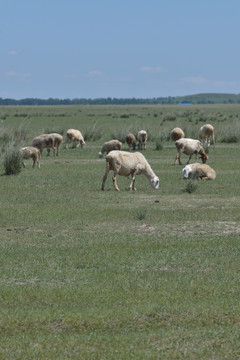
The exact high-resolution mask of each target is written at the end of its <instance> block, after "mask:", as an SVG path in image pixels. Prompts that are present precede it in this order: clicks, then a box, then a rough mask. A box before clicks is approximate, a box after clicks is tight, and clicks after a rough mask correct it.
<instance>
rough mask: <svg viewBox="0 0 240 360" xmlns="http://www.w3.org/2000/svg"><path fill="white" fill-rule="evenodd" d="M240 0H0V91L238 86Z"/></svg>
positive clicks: (152, 93)
mask: <svg viewBox="0 0 240 360" xmlns="http://www.w3.org/2000/svg"><path fill="white" fill-rule="evenodd" d="M239 19H240V1H239V0H228V1H224V0H201V1H200V0H164V1H163V0H146V1H142V0H84V1H83V0H41V1H37V0H1V7H0V97H2V98H15V99H22V98H26V97H38V98H44V99H47V98H49V97H53V98H70V99H73V98H99V97H117V98H120V97H121V98H126V97H136V98H139V97H141V98H152V97H161V96H164V97H165V96H181V95H189V94H197V93H202V92H218V93H223V92H224V93H240V70H239V68H240V42H239V34H240V20H239Z"/></svg>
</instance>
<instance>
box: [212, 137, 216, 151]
mask: <svg viewBox="0 0 240 360" xmlns="http://www.w3.org/2000/svg"><path fill="white" fill-rule="evenodd" d="M212 141H213V147H214V148H215V138H214V134H213V136H212Z"/></svg>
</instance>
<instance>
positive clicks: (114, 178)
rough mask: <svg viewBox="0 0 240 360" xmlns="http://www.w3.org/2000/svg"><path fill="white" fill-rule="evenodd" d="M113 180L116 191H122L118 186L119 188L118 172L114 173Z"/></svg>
mask: <svg viewBox="0 0 240 360" xmlns="http://www.w3.org/2000/svg"><path fill="white" fill-rule="evenodd" d="M112 180H113V186H114V189H115V190H116V191H120V190H119V188H118V186H117V172H116V171H114V174H113V178H112Z"/></svg>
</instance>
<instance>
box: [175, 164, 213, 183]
mask: <svg viewBox="0 0 240 360" xmlns="http://www.w3.org/2000/svg"><path fill="white" fill-rule="evenodd" d="M182 172H183V177H184V178H185V179H197V180H198V179H201V180H214V179H215V178H216V171H215V170H214V169H213V168H211V167H210V166H208V165H207V164H199V163H194V164H189V165H186V166H185V168H183V169H182Z"/></svg>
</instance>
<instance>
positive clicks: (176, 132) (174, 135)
mask: <svg viewBox="0 0 240 360" xmlns="http://www.w3.org/2000/svg"><path fill="white" fill-rule="evenodd" d="M170 136H171V139H172V140H173V141H177V140H179V139H181V138H184V136H185V134H184V131H183V130H182V129H181V128H179V127H176V128H174V129H172V131H171V133H170Z"/></svg>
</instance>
